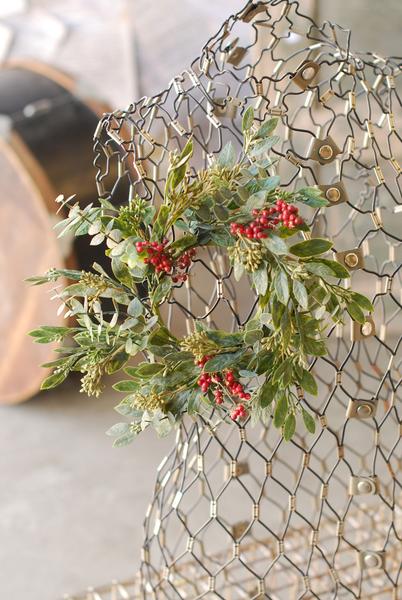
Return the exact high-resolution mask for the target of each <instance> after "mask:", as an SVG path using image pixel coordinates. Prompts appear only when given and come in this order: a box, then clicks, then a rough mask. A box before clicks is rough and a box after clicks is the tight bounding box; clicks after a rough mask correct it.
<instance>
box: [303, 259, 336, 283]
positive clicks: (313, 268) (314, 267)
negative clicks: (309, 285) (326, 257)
mask: <svg viewBox="0 0 402 600" xmlns="http://www.w3.org/2000/svg"><path fill="white" fill-rule="evenodd" d="M305 269H306V271H308V272H309V273H312V274H313V275H317V277H322V278H323V279H327V278H328V277H336V275H335V273H334V271H333V269H331V267H329V266H328V265H326V264H324V263H323V262H321V261H309V262H306V263H305Z"/></svg>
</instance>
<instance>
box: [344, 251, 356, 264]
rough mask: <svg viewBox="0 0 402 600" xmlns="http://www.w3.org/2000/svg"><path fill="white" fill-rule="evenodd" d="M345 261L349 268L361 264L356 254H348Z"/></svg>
mask: <svg viewBox="0 0 402 600" xmlns="http://www.w3.org/2000/svg"><path fill="white" fill-rule="evenodd" d="M343 260H344V261H345V264H346V265H347V266H348V267H357V265H358V264H359V257H358V256H357V254H355V252H348V253H347V254H346V255H345V258H344V259H343Z"/></svg>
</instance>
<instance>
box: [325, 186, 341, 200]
mask: <svg viewBox="0 0 402 600" xmlns="http://www.w3.org/2000/svg"><path fill="white" fill-rule="evenodd" d="M325 197H326V199H327V200H329V201H330V202H339V200H340V199H341V192H340V191H339V190H338V188H336V187H331V188H328V189H327V191H326V192H325Z"/></svg>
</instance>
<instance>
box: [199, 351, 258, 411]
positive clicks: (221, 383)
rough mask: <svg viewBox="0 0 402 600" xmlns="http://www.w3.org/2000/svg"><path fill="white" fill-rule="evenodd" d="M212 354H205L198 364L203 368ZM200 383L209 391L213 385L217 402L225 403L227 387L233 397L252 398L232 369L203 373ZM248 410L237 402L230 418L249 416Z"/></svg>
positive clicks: (205, 391)
mask: <svg viewBox="0 0 402 600" xmlns="http://www.w3.org/2000/svg"><path fill="white" fill-rule="evenodd" d="M211 358H212V356H204V357H203V358H202V359H201V360H199V361H197V363H196V364H197V365H198V366H199V367H201V368H203V367H204V365H205V363H206V362H207V361H208V360H210V359H211ZM197 383H198V385H199V386H200V388H201V390H202V391H203V392H204V394H205V393H207V392H208V391H209V390H210V388H211V387H212V389H211V391H212V392H213V394H214V398H215V402H216V404H223V402H224V399H223V394H224V390H225V388H226V391H227V393H229V394H230V395H231V396H232V398H233V397H235V398H239V399H241V400H250V398H251V394H248V393H247V392H245V391H244V387H243V385H242V384H241V383H240V381H238V380H237V379H236V377H235V374H234V372H233V371H232V370H231V369H228V370H227V371H224V373H223V375H219V374H218V373H202V374H201V375H200V377H199V379H198V382H197ZM247 414H248V413H247V410H246V409H245V408H244V405H243V404H236V407H235V408H234V410H232V412H231V413H230V418H231V419H233V421H237V420H238V419H241V418H244V417H247Z"/></svg>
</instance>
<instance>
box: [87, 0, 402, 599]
mask: <svg viewBox="0 0 402 600" xmlns="http://www.w3.org/2000/svg"><path fill="white" fill-rule="evenodd" d="M350 38H351V36H350V32H349V31H346V30H344V29H342V28H341V27H339V26H336V25H332V24H331V23H324V24H323V25H322V26H318V25H316V24H315V23H314V22H313V20H312V19H311V18H309V17H308V16H305V15H303V14H302V12H301V10H300V4H299V2H297V1H291V0H270V1H266V2H258V3H252V2H248V3H247V5H246V6H245V8H244V9H243V10H241V11H240V12H239V13H237V14H236V15H234V16H231V17H230V18H229V19H228V20H227V21H226V22H225V23H224V24H223V26H222V27H221V29H220V31H219V32H218V33H217V34H216V35H215V36H214V37H213V38H211V39H210V40H209V41H208V43H207V44H206V45H205V46H204V48H203V51H202V54H201V56H200V57H199V58H198V59H196V60H195V61H194V62H193V63H192V65H191V67H190V68H188V69H186V70H184V71H183V72H182V73H181V74H180V75H179V76H177V77H175V78H174V79H173V80H172V82H171V83H170V85H169V87H168V88H167V89H165V90H164V91H162V92H161V93H160V94H158V95H157V96H154V97H151V98H148V97H145V98H142V99H141V100H140V101H138V102H137V103H135V104H132V105H130V106H129V107H128V109H127V110H121V111H116V112H114V113H112V114H109V115H106V116H105V117H104V119H103V120H102V121H101V123H100V124H99V127H98V129H97V131H96V134H95V152H96V159H95V164H96V166H97V169H98V176H97V185H98V191H99V194H100V196H101V197H103V198H119V200H120V201H121V200H122V199H125V198H127V199H128V198H130V197H133V196H134V194H140V195H141V196H142V197H143V198H146V199H148V200H149V201H151V202H156V203H158V202H159V201H160V199H161V197H162V190H163V184H164V177H165V173H166V168H167V163H168V157H169V152H170V151H172V150H174V149H181V148H183V146H184V144H185V142H186V141H187V139H188V138H189V136H190V135H192V136H193V140H194V145H195V157H194V160H193V167H195V168H197V169H198V168H201V167H203V166H205V165H208V164H209V163H210V162H211V160H212V159H213V156H214V154H215V153H217V152H219V151H220V150H221V149H222V147H223V146H224V144H225V143H226V142H227V141H229V140H231V141H232V142H233V143H234V144H235V146H236V147H237V148H239V149H240V144H241V124H240V122H241V114H242V112H243V111H244V110H245V107H247V106H250V105H253V106H254V107H255V111H256V116H257V119H258V120H260V121H263V120H264V119H265V118H267V117H269V116H272V115H275V116H278V117H279V119H280V125H279V128H278V129H279V131H278V135H279V136H280V138H281V140H282V141H281V143H280V144H279V145H277V146H276V147H275V148H276V149H275V150H274V153H275V154H276V155H277V156H278V157H280V158H281V160H280V162H279V166H278V168H277V170H278V173H279V174H280V176H281V180H282V185H283V186H284V187H287V188H289V189H294V188H296V187H301V186H303V185H319V186H321V187H322V190H323V193H324V194H325V195H326V197H327V198H328V200H329V201H330V206H329V207H327V208H326V209H325V210H322V209H320V210H312V209H307V210H306V212H305V214H304V215H303V216H304V218H305V219H306V220H307V221H308V222H309V223H310V224H311V225H312V227H313V234H314V235H317V234H323V235H325V236H328V237H329V238H331V239H332V240H334V246H335V253H336V258H337V259H338V260H339V261H341V262H343V263H344V264H346V265H347V266H348V267H349V269H351V272H352V278H351V285H352V286H353V289H355V290H356V291H361V292H364V293H368V294H369V295H370V296H371V297H372V298H373V302H374V306H375V313H374V319H373V320H371V319H368V320H367V322H366V323H365V324H364V325H363V326H360V325H359V326H357V325H356V324H352V323H346V324H345V325H343V326H337V327H334V328H333V329H332V330H331V331H330V332H329V341H328V345H329V354H328V356H326V357H322V358H319V359H316V360H315V362H314V365H313V369H314V373H315V375H316V377H317V378H318V380H319V395H318V397H317V398H316V399H314V401H310V400H305V402H306V405H307V406H308V408H309V409H310V410H311V411H312V412H314V413H315V414H316V416H317V420H318V422H319V425H320V426H319V427H318V428H317V432H316V433H315V434H314V435H309V434H307V435H304V434H302V433H298V434H296V436H295V437H294V438H293V440H292V441H291V442H288V443H285V442H284V441H283V439H282V438H281V435H280V433H278V431H277V430H274V428H272V427H265V426H263V425H262V424H259V425H257V426H255V427H251V425H250V423H245V424H243V425H226V424H222V423H220V425H219V426H217V427H214V426H213V425H212V426H211V424H210V423H206V422H204V421H203V420H202V419H201V417H199V418H198V419H196V420H193V421H190V420H189V421H185V422H184V424H183V425H182V426H181V429H180V430H179V431H178V433H177V437H176V443H175V444H174V447H173V449H172V451H171V453H170V454H169V455H168V456H167V457H166V458H165V459H164V460H163V461H162V463H161V465H160V467H159V469H158V474H157V481H156V486H155V490H154V494H153V498H152V501H151V504H150V506H149V509H148V511H147V514H146V519H145V538H144V543H143V551H142V563H141V569H140V573H139V576H138V577H137V578H136V579H135V581H134V580H133V581H132V582H129V583H127V584H121V585H117V584H114V585H112V587H110V588H109V587H108V588H104V589H103V590H100V591H99V592H98V591H90V592H88V595H87V597H88V598H89V599H92V598H94V599H98V598H102V599H103V598H111V599H119V598H143V599H148V598H149V599H150V598H155V599H157V600H163V599H173V598H178V599H180V598H182V599H189V600H190V599H191V600H194V599H196V598H197V599H198V598H206V599H212V598H221V599H224V600H230V599H233V600H237V599H241V598H254V599H257V598H270V599H272V600H273V599H275V600H276V599H281V600H282V599H284V600H285V599H286V600H289V599H296V598H297V599H298V598H304V599H310V598H319V599H321V600H329V599H334V598H342V599H349V598H350V599H352V598H376V599H378V600H386V599H388V600H391V599H393V600H396V599H397V598H398V597H399V596H398V590H399V591H400V583H399V581H400V539H401V494H400V491H401V482H400V480H398V477H397V473H398V465H399V464H400V458H401V452H400V449H401V443H400V423H401V418H400V408H399V407H398V406H397V399H398V394H399V389H400V367H401V353H400V340H401V337H400V334H401V331H400V323H401V317H400V308H401V287H400V254H401V234H400V218H401V216H400V215H401V214H402V207H401V203H400V187H399V186H400V167H399V162H398V160H399V159H400V150H401V145H400V141H401V138H400V135H399V134H398V125H399V123H400V119H401V99H400V95H399V93H398V84H399V79H398V75H399V74H400V70H401V65H400V62H401V61H400V60H398V59H396V58H389V59H386V58H383V57H381V56H379V55H378V54H376V53H374V52H371V53H366V54H362V53H356V52H353V51H352V50H351V43H350ZM114 168H117V170H118V174H119V175H118V178H117V180H116V179H115V178H113V177H112V176H111V175H110V174H111V173H112V172H113V170H114ZM308 210H310V212H308ZM255 304H256V298H255V296H254V294H253V292H252V290H251V288H250V285H249V284H248V282H247V280H246V279H243V280H241V281H240V282H235V280H234V278H233V277H232V270H231V267H230V264H229V262H228V260H227V257H226V255H225V253H224V252H222V251H220V250H218V249H208V250H205V251H204V254H200V255H199V257H198V258H197V259H196V260H195V261H194V264H193V266H192V267H191V270H190V273H189V280H188V282H186V283H182V284H178V285H176V286H175V287H174V290H173V294H172V296H171V298H170V300H169V301H168V302H167V303H166V304H165V306H164V316H165V318H166V319H167V321H168V323H169V326H170V327H171V328H172V329H173V331H174V332H175V333H176V334H177V335H183V334H185V333H187V332H189V331H192V329H193V322H194V320H201V321H203V322H206V323H207V324H208V326H210V327H219V328H224V329H232V330H235V329H236V328H239V327H242V326H244V324H245V323H246V322H247V321H248V319H249V318H250V317H251V316H252V315H253V311H254V307H255ZM91 594H92V595H91ZM81 597H82V598H84V597H86V596H81Z"/></svg>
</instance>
